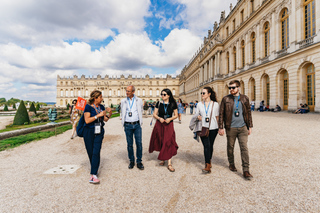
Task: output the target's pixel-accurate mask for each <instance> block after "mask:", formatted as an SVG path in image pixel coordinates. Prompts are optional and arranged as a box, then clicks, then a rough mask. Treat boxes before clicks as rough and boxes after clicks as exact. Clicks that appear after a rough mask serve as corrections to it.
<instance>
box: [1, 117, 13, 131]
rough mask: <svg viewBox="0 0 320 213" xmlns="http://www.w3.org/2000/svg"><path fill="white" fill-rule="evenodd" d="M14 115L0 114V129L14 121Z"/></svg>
mask: <svg viewBox="0 0 320 213" xmlns="http://www.w3.org/2000/svg"><path fill="white" fill-rule="evenodd" d="M13 119H14V116H0V129H5V128H6V126H7V125H9V124H12V123H13Z"/></svg>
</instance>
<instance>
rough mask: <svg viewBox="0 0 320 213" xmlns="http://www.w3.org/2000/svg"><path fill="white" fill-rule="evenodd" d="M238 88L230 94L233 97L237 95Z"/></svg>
mask: <svg viewBox="0 0 320 213" xmlns="http://www.w3.org/2000/svg"><path fill="white" fill-rule="evenodd" d="M238 90H239V89H238V88H236V89H234V90H231V91H230V93H231V95H235V94H237V93H238Z"/></svg>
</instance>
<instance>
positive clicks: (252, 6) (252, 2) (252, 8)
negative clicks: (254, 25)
mask: <svg viewBox="0 0 320 213" xmlns="http://www.w3.org/2000/svg"><path fill="white" fill-rule="evenodd" d="M250 2H251V13H253V12H254V0H251V1H250Z"/></svg>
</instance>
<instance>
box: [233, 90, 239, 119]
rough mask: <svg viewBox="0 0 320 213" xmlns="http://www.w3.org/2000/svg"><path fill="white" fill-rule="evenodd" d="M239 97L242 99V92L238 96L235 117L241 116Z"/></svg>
mask: <svg viewBox="0 0 320 213" xmlns="http://www.w3.org/2000/svg"><path fill="white" fill-rule="evenodd" d="M239 99H240V94H239V96H238V102H237V104H236V110H235V111H234V116H235V117H239V115H240V113H239V109H238V108H239Z"/></svg>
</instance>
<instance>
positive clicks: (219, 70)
mask: <svg viewBox="0 0 320 213" xmlns="http://www.w3.org/2000/svg"><path fill="white" fill-rule="evenodd" d="M220 54H221V52H220V51H218V60H217V73H218V74H220V72H221V68H220V64H221V63H220Z"/></svg>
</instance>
